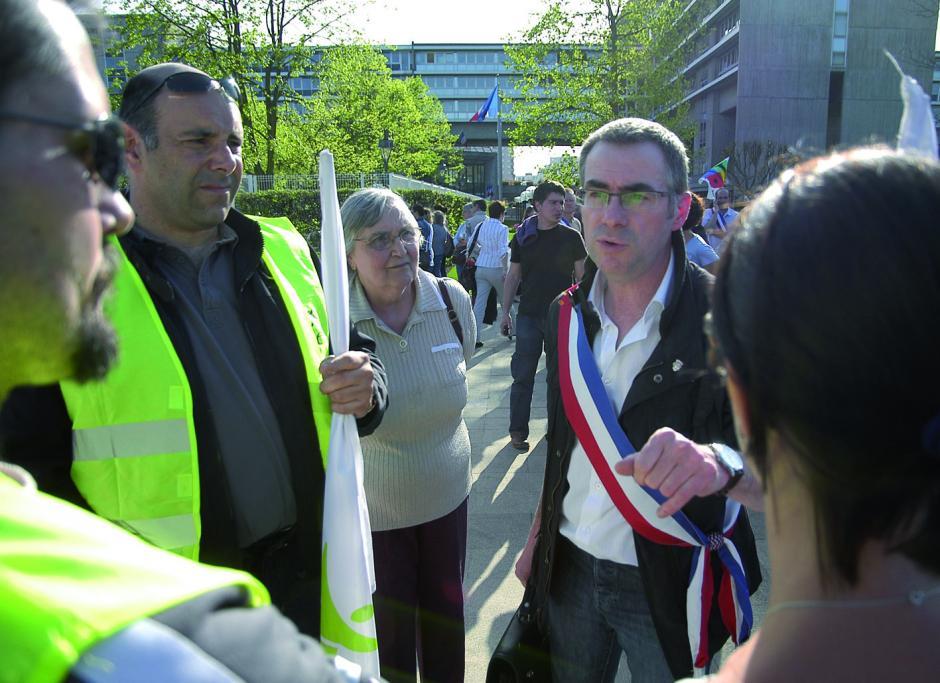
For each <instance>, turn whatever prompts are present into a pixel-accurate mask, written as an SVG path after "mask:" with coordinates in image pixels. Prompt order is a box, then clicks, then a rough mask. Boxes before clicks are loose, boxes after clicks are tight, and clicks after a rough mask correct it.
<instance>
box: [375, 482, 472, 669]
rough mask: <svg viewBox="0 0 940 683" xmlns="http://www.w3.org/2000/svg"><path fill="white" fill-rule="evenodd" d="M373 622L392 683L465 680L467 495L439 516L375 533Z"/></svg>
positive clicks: (380, 659)
mask: <svg viewBox="0 0 940 683" xmlns="http://www.w3.org/2000/svg"><path fill="white" fill-rule="evenodd" d="M372 552H373V555H374V558H375V581H376V590H375V596H374V600H373V604H374V606H375V626H376V631H377V635H378V639H379V661H380V664H381V668H382V677H383V678H385V679H387V680H388V681H390V683H399V682H404V681H414V680H416V675H415V672H416V669H420V671H421V681H422V683H424V682H425V681H428V682H429V683H462V682H463V679H464V621H463V574H464V562H465V560H466V556H467V499H466V498H465V499H464V501H463V502H462V503H461V504H460V505H459V506H458V507H457V509H456V510H454V511H453V512H450V513H448V514H446V515H444V516H443V517H441V518H439V519H435V520H432V521H430V522H425V523H424V524H418V525H417V526H411V527H405V528H403V529H392V530H390V531H375V532H373V533H372Z"/></svg>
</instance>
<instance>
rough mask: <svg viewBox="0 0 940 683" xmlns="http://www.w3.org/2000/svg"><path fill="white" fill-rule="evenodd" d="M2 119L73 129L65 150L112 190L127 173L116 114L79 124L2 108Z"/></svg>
mask: <svg viewBox="0 0 940 683" xmlns="http://www.w3.org/2000/svg"><path fill="white" fill-rule="evenodd" d="M0 121H22V122H25V123H34V124H36V125H38V126H51V127H53V128H61V129H63V130H67V131H70V133H71V134H70V135H69V136H68V139H67V141H66V143H65V149H66V150H67V151H68V152H69V154H71V155H72V156H74V157H75V158H77V159H78V160H79V161H81V162H82V164H84V166H85V169H86V171H87V172H88V177H89V178H93V179H100V180H101V181H102V182H103V183H105V184H106V185H107V186H108V187H110V188H111V189H112V190H116V189H118V181H119V180H120V178H121V175H123V173H124V124H122V123H121V122H120V120H119V119H118V118H117V117H116V116H114V115H111V116H107V117H104V118H101V119H98V120H97V121H86V122H84V123H77V122H71V121H61V120H59V119H52V118H47V117H45V116H34V115H32V114H19V113H16V112H3V111H0Z"/></svg>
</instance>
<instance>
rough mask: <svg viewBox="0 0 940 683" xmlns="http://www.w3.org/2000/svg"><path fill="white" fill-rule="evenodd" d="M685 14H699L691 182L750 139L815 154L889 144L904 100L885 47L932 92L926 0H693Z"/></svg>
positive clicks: (690, 70)
mask: <svg viewBox="0 0 940 683" xmlns="http://www.w3.org/2000/svg"><path fill="white" fill-rule="evenodd" d="M689 8H690V9H695V10H697V11H700V12H701V13H702V15H703V16H704V20H703V21H702V22H701V27H700V28H699V29H698V30H697V31H695V32H694V38H693V39H694V40H695V49H694V56H693V57H692V59H691V60H690V61H689V63H688V64H687V66H686V67H685V70H684V72H685V75H686V77H687V78H688V79H689V89H688V95H687V96H686V98H685V100H684V101H685V102H687V103H688V104H689V105H690V112H689V116H690V117H691V119H692V122H693V123H694V127H695V136H694V141H693V145H692V147H693V148H692V150H691V152H692V156H693V169H692V170H693V177H696V178H697V177H698V175H699V174H700V173H701V172H702V171H704V170H706V169H707V168H709V167H710V166H711V165H712V164H714V163H716V162H718V161H720V160H721V159H722V158H724V157H725V156H726V155H727V153H728V150H729V148H730V146H731V145H732V144H741V143H743V142H746V141H765V140H770V141H774V142H778V143H783V144H786V145H799V146H802V147H804V148H806V149H808V150H819V151H822V150H825V149H827V148H830V147H833V146H846V145H855V144H863V143H866V142H871V141H880V142H887V143H893V141H894V139H895V137H896V135H897V130H898V123H899V121H900V117H901V111H902V104H901V98H900V93H899V78H898V75H897V73H896V72H895V70H894V68H893V67H892V65H891V64H890V62H889V61H888V60H887V58H886V57H885V56H884V50H888V51H890V52H891V53H892V54H893V55H894V56H895V57H896V58H897V60H898V62H899V63H900V64H901V67H902V68H903V69H904V71H905V72H906V73H907V74H909V75H911V76H913V77H914V78H915V79H917V81H918V82H919V83H920V84H921V85H922V87H924V90H925V91H930V89H931V83H932V78H931V74H932V72H933V71H935V69H934V62H935V57H934V54H935V53H934V39H935V34H936V30H937V12H938V7H937V3H936V2H934V1H932V0H891V1H890V2H888V1H887V0H786V1H785V2H784V1H781V0H723V1H722V0H693V1H692V2H691V3H689ZM935 79H936V75H935V76H934V80H935ZM938 97H940V95H938V92H937V90H936V88H935V89H934V99H935V101H937V98H938Z"/></svg>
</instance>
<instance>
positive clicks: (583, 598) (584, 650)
mask: <svg viewBox="0 0 940 683" xmlns="http://www.w3.org/2000/svg"><path fill="white" fill-rule="evenodd" d="M548 636H549V643H550V649H551V653H552V678H553V679H554V680H555V681H565V683H578V682H580V681H584V683H611V682H612V681H613V680H614V678H615V677H616V676H617V667H618V666H619V664H620V654H621V652H625V653H626V655H627V663H628V664H629V666H630V676H631V679H630V680H631V681H633V683H648V682H650V683H660V682H668V681H672V680H673V676H672V673H671V672H670V671H669V665H668V664H667V663H666V657H665V655H664V654H663V650H662V647H661V646H660V644H659V637H658V636H657V635H656V629H655V627H654V626H653V618H652V616H651V615H650V611H649V605H648V604H647V602H646V596H645V595H644V593H643V583H642V581H641V580H640V570H639V569H637V568H636V567H634V566H632V565H627V564H619V563H617V562H610V561H608V560H598V559H595V558H594V557H592V556H591V555H589V554H587V553H586V552H584V551H582V550H581V549H579V548H577V547H576V546H575V545H574V544H572V543H571V541H569V540H568V539H567V538H565V537H564V536H562V535H560V534H559V536H558V547H557V550H556V553H555V562H554V565H553V569H552V584H551V589H550V590H549V595H548Z"/></svg>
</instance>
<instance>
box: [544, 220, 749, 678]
mask: <svg viewBox="0 0 940 683" xmlns="http://www.w3.org/2000/svg"><path fill="white" fill-rule="evenodd" d="M676 236H678V239H677V238H676ZM672 248H673V255H674V257H675V268H674V269H673V279H672V284H671V289H670V293H669V298H668V300H667V302H666V307H665V309H664V310H663V314H662V319H661V321H660V326H659V329H660V334H661V336H662V339H661V340H660V342H659V344H658V345H657V346H656V348H655V349H654V350H653V353H652V354H651V355H650V358H649V360H647V362H646V364H645V365H644V366H643V369H642V370H641V371H640V373H639V374H638V375H637V376H636V379H635V380H634V382H633V385H632V386H631V387H630V390H629V392H628V394H627V398H626V400H625V401H624V404H623V407H622V408H621V410H620V414H619V418H618V421H619V422H620V425H621V426H622V427H623V429H624V431H625V432H626V434H627V436H628V437H629V439H630V442H631V443H632V444H633V445H634V446H635V447H636V448H641V447H642V446H643V444H644V443H646V441H647V439H649V437H650V436H651V435H652V433H653V432H655V431H656V430H657V429H659V428H661V427H671V428H672V429H675V430H676V431H677V432H679V433H681V434H683V435H685V436H687V437H688V438H690V439H693V440H694V441H696V442H697V443H709V442H712V441H720V442H723V443H727V444H731V445H734V444H735V436H734V426H733V422H732V416H731V408H730V404H729V401H728V399H727V395H726V393H725V391H724V388H723V387H722V386H721V384H720V381H719V379H718V377H717V376H716V375H715V374H714V373H713V372H711V371H710V370H708V365H707V359H706V353H707V348H708V347H707V339H706V337H705V334H704V332H703V327H702V321H703V317H704V315H705V313H706V312H707V310H708V297H707V293H708V289H709V287H710V284H711V280H712V278H711V276H710V275H709V274H708V273H706V272H705V271H704V270H702V269H701V268H699V267H698V266H696V265H694V264H692V263H689V262H688V261H687V259H686V256H685V245H684V244H683V243H682V239H681V233H678V232H676V233H673V244H672ZM596 272H597V267H596V266H595V265H594V264H593V263H592V262H591V261H590V260H588V261H587V266H586V272H585V276H584V279H583V280H582V282H581V285H580V287H579V288H578V290H577V294H576V299H575V303H576V304H578V303H580V304H582V313H583V316H584V321H585V326H586V328H587V329H586V331H587V336H588V340H589V342H590V343H591V344H593V342H594V337H595V335H596V334H597V332H598V330H599V329H600V318H599V317H598V315H597V311H596V310H595V309H594V307H593V306H592V305H591V304H589V303H588V302H587V296H588V294H589V293H590V291H591V285H592V284H593V282H594V276H595V274H596ZM562 296H564V295H562ZM558 310H559V308H558V300H557V299H556V300H555V301H554V302H553V303H552V305H551V308H550V309H549V313H548V321H547V324H546V328H545V329H546V334H545V347H546V358H547V361H546V365H547V370H548V435H547V441H548V457H547V459H546V466H545V482H544V485H543V487H542V501H541V511H542V517H541V529H540V533H539V537H538V542H537V546H536V552H535V559H534V561H533V566H532V575H531V577H530V579H529V592H530V595H532V596H533V598H534V605H535V606H536V610H537V614H538V618H539V623H540V624H541V625H542V626H543V628H544V626H545V623H546V621H545V614H544V606H545V604H546V597H547V594H548V592H549V590H550V587H551V579H552V564H553V562H554V559H555V550H556V546H557V541H558V526H559V524H560V522H561V506H562V500H563V499H564V496H565V494H566V493H567V491H568V483H567V473H568V465H569V463H570V461H571V452H572V450H573V449H574V446H575V443H576V438H575V434H574V431H573V429H572V428H571V426H570V425H569V424H568V421H567V419H566V418H565V412H564V406H563V405H562V400H561V392H560V387H559V379H558V355H557V332H556V331H557V329H558ZM676 360H680V361H682V364H681V367H679V368H678V369H675V368H676V367H677V366H678V364H676V363H675V361H676ZM683 511H684V512H685V513H686V514H687V515H688V516H689V517H690V518H691V519H692V521H694V522H695V523H697V524H698V525H699V527H700V528H701V529H702V530H703V531H704V532H706V533H709V532H712V531H720V530H721V525H722V522H723V516H724V499H723V498H718V497H715V496H710V497H708V498H694V499H693V500H692V501H691V502H689V503H688V504H687V505H686V506H685V507H684V508H683ZM624 523H626V522H624ZM634 539H635V542H636V551H637V557H638V561H639V569H640V575H641V577H642V579H643V586H644V590H645V592H646V598H647V601H648V602H649V605H650V611H651V613H652V615H653V622H654V624H655V626H656V632H657V633H658V635H659V640H660V644H661V645H662V647H663V652H664V653H665V655H666V660H667V661H668V662H669V667H670V669H671V670H672V673H673V675H674V676H675V677H676V678H684V677H686V676H691V675H692V659H691V653H690V651H689V642H688V633H687V629H686V606H685V602H686V585H687V583H688V578H689V574H690V571H691V565H692V551H691V549H687V548H678V547H670V546H664V545H659V544H657V543H653V542H651V541H648V540H646V539H645V538H643V537H642V536H640V535H639V534H634ZM732 539H733V540H734V543H735V545H736V546H737V548H738V551H739V552H740V554H741V558H742V560H743V563H744V569H745V572H746V573H747V577H748V583H749V585H750V590H751V593H753V592H754V591H755V590H757V587H758V586H759V585H760V581H761V574H760V565H759V564H758V559H757V549H756V547H755V545H754V536H753V534H752V532H751V527H750V523H749V522H748V519H747V515H746V514H745V512H744V511H743V510H742V511H741V516H740V517H739V519H738V522H737V525H736V527H735V531H734V534H733V536H732ZM713 560H714V563H713V564H712V567H713V568H715V570H716V571H715V581H716V587H717V585H718V581H719V580H720V578H721V576H722V570H719V569H718V567H720V566H721V562H720V560H718V557H717V555H715V556H714V557H713ZM716 595H717V592H716ZM714 607H715V609H713V610H712V616H711V619H710V622H709V650H710V651H711V652H712V653H714V652H717V651H718V650H720V649H721V646H722V644H723V643H724V642H725V641H726V640H727V637H728V634H727V631H726V630H725V629H724V626H723V625H722V623H721V620H720V617H719V615H718V612H717V609H716V607H717V600H716V601H715V603H714Z"/></svg>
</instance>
